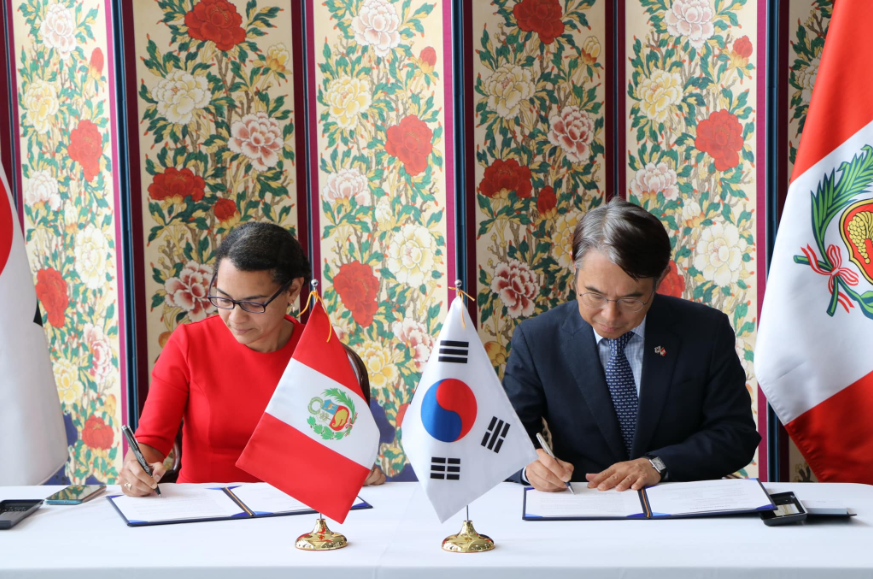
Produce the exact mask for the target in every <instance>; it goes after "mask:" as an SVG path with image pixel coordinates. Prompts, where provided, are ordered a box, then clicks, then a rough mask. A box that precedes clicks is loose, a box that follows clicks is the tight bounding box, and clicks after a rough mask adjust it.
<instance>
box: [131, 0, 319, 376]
mask: <svg viewBox="0 0 873 579" xmlns="http://www.w3.org/2000/svg"><path fill="white" fill-rule="evenodd" d="M132 4H133V10H134V16H135V18H134V21H135V22H136V29H135V30H134V42H135V45H136V54H137V57H138V59H137V70H136V74H137V79H138V81H139V82H138V84H139V94H138V100H137V107H138V115H139V119H140V132H139V143H140V157H141V158H140V159H139V168H140V172H141V182H142V195H141V197H142V216H143V233H144V235H145V237H146V238H145V239H144V240H142V242H143V243H144V245H145V251H144V266H145V269H146V271H145V272H141V273H142V276H143V277H144V278H145V287H146V295H147V296H148V303H147V304H145V307H146V308H147V328H148V362H149V365H150V367H151V365H153V364H154V361H155V360H156V359H157V356H158V354H159V353H160V350H161V348H162V347H163V346H164V344H165V343H166V340H167V338H169V336H170V333H171V332H172V331H173V329H175V328H176V327H177V326H178V325H179V324H182V323H185V322H189V321H197V320H202V319H203V318H205V317H206V316H209V315H211V314H214V313H215V309H214V308H213V307H212V305H211V304H210V303H209V301H208V299H207V297H206V294H207V289H208V286H209V282H210V281H211V279H212V262H213V259H214V253H215V250H216V249H217V247H218V245H219V244H220V243H221V240H222V239H223V238H224V236H225V235H227V233H228V232H229V231H230V230H231V229H232V228H233V227H234V226H236V225H237V224H240V223H245V222H247V221H252V220H257V221H271V222H275V223H279V224H280V225H283V226H284V227H287V228H288V229H289V230H290V231H292V232H293V233H294V234H295V235H296V234H297V231H296V230H297V198H298V192H297V188H298V186H299V184H298V183H297V182H296V169H295V150H294V138H295V137H294V130H295V127H294V123H293V118H294V116H293V111H294V100H293V96H294V92H293V83H292V71H291V63H292V59H291V34H292V26H291V15H290V6H291V5H290V3H289V2H286V1H282V0H248V1H244V0H238V1H234V2H231V1H229V0H136V2H133V3H132ZM303 243H304V245H305V243H306V242H305V241H304V242H303Z"/></svg>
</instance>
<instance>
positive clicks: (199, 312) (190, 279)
mask: <svg viewBox="0 0 873 579" xmlns="http://www.w3.org/2000/svg"><path fill="white" fill-rule="evenodd" d="M211 280H212V268H211V267H209V266H208V265H201V264H199V263H196V262H194V261H189V262H188V263H186V264H185V267H184V268H182V272H181V273H180V274H179V277H171V278H170V279H168V280H167V281H166V282H165V283H164V290H165V291H166V292H167V297H166V301H167V305H168V306H170V307H171V308H182V309H183V310H185V311H186V312H188V319H190V320H191V321H192V322H197V321H200V320H202V319H204V318H205V317H206V316H207V314H210V313H212V312H213V311H214V310H215V308H214V307H213V306H212V303H211V302H210V301H209V298H208V297H207V294H208V292H209V282H210V281H211Z"/></svg>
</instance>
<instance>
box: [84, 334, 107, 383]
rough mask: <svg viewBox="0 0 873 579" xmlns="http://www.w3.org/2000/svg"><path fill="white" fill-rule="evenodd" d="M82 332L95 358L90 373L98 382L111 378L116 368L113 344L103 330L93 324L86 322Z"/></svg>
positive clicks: (92, 356)
mask: <svg viewBox="0 0 873 579" xmlns="http://www.w3.org/2000/svg"><path fill="white" fill-rule="evenodd" d="M82 334H83V338H84V339H85V343H86V344H88V349H89V350H90V351H91V358H92V359H93V364H92V366H91V370H90V373H91V375H92V376H93V377H94V380H95V381H96V382H98V383H101V382H103V381H104V380H106V379H107V378H109V377H110V375H111V374H112V372H113V370H114V369H115V366H113V365H112V356H113V352H112V346H111V345H110V343H109V339H108V338H107V337H106V334H104V333H103V330H101V329H100V328H98V327H97V326H94V325H93V324H85V328H84V331H83V332H82Z"/></svg>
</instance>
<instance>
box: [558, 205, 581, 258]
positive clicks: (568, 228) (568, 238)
mask: <svg viewBox="0 0 873 579" xmlns="http://www.w3.org/2000/svg"><path fill="white" fill-rule="evenodd" d="M577 221H578V217H577V216H576V214H571V213H564V214H563V215H559V216H558V218H557V219H556V220H555V232H554V233H553V234H552V244H553V247H554V248H555V259H556V260H558V265H560V266H561V267H565V268H566V267H570V265H571V264H572V263H573V232H574V231H576V222H577Z"/></svg>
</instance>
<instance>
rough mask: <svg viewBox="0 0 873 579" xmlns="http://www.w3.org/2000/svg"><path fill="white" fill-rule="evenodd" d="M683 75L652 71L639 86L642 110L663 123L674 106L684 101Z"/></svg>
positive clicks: (647, 115) (649, 116) (653, 119)
mask: <svg viewBox="0 0 873 579" xmlns="http://www.w3.org/2000/svg"><path fill="white" fill-rule="evenodd" d="M683 92H684V91H683V88H682V77H681V76H679V75H678V74H676V73H675V72H666V71H664V70H654V71H652V76H650V77H647V78H644V79H643V80H641V81H640V84H639V86H637V90H636V94H637V98H638V99H640V110H642V111H643V114H644V115H646V117H648V118H649V119H651V120H652V121H654V122H656V123H663V122H664V121H666V120H667V117H668V116H670V113H671V112H672V111H673V108H674V107H675V106H676V105H678V104H679V103H680V102H682V94H683Z"/></svg>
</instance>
